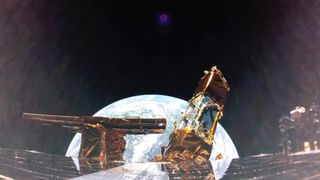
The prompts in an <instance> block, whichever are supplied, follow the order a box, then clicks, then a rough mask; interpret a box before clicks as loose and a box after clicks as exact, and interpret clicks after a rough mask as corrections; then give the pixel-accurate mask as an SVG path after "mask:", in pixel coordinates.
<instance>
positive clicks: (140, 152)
mask: <svg viewBox="0 0 320 180" xmlns="http://www.w3.org/2000/svg"><path fill="white" fill-rule="evenodd" d="M187 105H188V102H187V101H185V100H182V99H179V98H175V97H171V96H165V95H139V96H133V97H129V98H125V99H122V100H119V101H117V102H114V103H112V104H110V105H108V106H106V107H105V108H103V109H101V110H100V111H98V112H97V113H96V114H94V115H93V116H99V117H115V118H117V117H140V118H155V117H162V118H166V119H167V127H166V130H165V133H164V134H147V135H126V136H125V137H124V138H125V140H126V149H125V151H124V154H123V159H124V160H125V161H126V162H146V161H150V160H151V159H152V158H153V157H154V156H155V155H159V154H160V148H161V147H163V146H166V145H167V144H168V142H169V136H170V134H171V132H172V131H173V123H174V122H175V121H177V120H178V121H179V120H180V119H181V113H182V112H184V111H185V110H186V107H187ZM221 120H222V121H223V118H222V119H221ZM80 142H81V134H80V133H77V134H76V135H75V137H74V138H73V140H72V141H71V143H70V145H69V148H68V150H67V153H66V156H72V157H77V156H78V153H79V149H80ZM218 154H221V155H222V157H223V161H222V162H221V163H215V164H214V165H213V166H223V167H225V166H226V165H225V162H226V163H230V161H231V159H234V158H238V157H239V156H238V152H237V149H236V147H235V145H234V144H233V142H232V140H231V138H230V136H229V135H228V133H227V132H226V131H225V130H224V128H223V127H222V126H221V125H220V124H218V125H217V129H216V133H215V135H214V140H213V149H212V152H211V157H210V160H214V159H215V157H216V156H217V155H218ZM216 168H217V169H216V170H219V168H218V167H216ZM222 169H224V168H222ZM223 171H224V170H223Z"/></svg>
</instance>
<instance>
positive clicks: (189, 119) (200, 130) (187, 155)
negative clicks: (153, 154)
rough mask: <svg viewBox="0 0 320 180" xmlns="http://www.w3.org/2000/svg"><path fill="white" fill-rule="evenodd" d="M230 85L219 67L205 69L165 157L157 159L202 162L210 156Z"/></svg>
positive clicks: (171, 138)
mask: <svg viewBox="0 0 320 180" xmlns="http://www.w3.org/2000/svg"><path fill="white" fill-rule="evenodd" d="M229 89H230V88H229V85H228V83H227V81H226V80H225V78H224V77H223V75H222V73H221V72H220V70H218V68H217V67H212V68H211V70H210V71H205V75H204V76H203V77H202V78H201V80H200V82H199V84H198V86H197V88H196V90H195V92H194V94H193V96H192V98H191V99H190V100H189V104H188V107H187V109H186V111H185V112H184V113H183V115H182V120H181V121H180V122H178V123H177V124H179V125H178V126H175V129H174V131H173V132H172V134H171V135H170V141H169V144H168V146H167V147H166V148H165V151H164V153H163V157H162V158H159V157H157V158H156V160H158V161H159V160H160V161H161V160H162V161H171V162H174V163H177V162H180V161H182V162H187V161H194V162H193V163H197V164H198V163H200V164H201V162H204V161H205V160H208V159H209V158H210V153H211V150H212V143H213V137H214V134H215V131H216V127H217V123H218V120H219V119H220V118H221V117H222V111H223V105H224V100H225V97H226V94H227V92H228V91H229Z"/></svg>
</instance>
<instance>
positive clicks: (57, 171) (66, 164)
mask: <svg viewBox="0 0 320 180" xmlns="http://www.w3.org/2000/svg"><path fill="white" fill-rule="evenodd" d="M119 165H121V164H119V163H110V164H108V166H106V167H103V168H102V167H101V166H100V164H99V163H98V162H94V161H90V162H85V163H80V169H79V170H78V169H77V167H76V165H75V163H74V161H73V160H72V158H69V157H64V156H57V155H51V154H46V153H39V152H32V151H25V150H11V149H4V148H0V175H2V176H5V177H10V178H13V179H70V178H73V177H78V176H81V175H84V174H89V173H93V172H97V171H100V170H105V169H109V168H112V167H115V166H119Z"/></svg>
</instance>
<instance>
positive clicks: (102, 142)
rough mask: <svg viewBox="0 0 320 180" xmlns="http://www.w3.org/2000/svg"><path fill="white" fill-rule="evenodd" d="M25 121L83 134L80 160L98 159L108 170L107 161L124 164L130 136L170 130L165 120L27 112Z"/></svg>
mask: <svg viewBox="0 0 320 180" xmlns="http://www.w3.org/2000/svg"><path fill="white" fill-rule="evenodd" d="M23 118H24V119H31V120H34V121H38V122H41V123H43V124H52V125H60V126H63V127H66V128H69V129H72V130H75V131H77V132H81V133H82V138H81V147H80V152H79V158H80V159H81V160H84V162H85V161H86V159H91V160H97V161H99V162H100V164H101V166H102V167H104V166H105V165H106V162H107V161H122V155H123V152H124V150H125V146H126V142H125V140H124V138H123V137H124V136H125V135H126V134H160V133H164V131H165V128H166V119H164V118H106V117H90V116H59V115H48V114H33V113H24V114H23Z"/></svg>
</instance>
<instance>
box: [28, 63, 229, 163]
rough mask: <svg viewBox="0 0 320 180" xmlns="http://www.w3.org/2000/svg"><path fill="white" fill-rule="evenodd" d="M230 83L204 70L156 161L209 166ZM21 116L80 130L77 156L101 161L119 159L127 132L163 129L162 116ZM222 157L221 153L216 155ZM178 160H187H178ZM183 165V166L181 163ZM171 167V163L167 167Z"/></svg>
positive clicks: (213, 70)
mask: <svg viewBox="0 0 320 180" xmlns="http://www.w3.org/2000/svg"><path fill="white" fill-rule="evenodd" d="M228 91H229V85H228V83H227V81H226V80H225V79H224V77H223V75H222V73H221V72H220V70H218V68H217V67H212V68H211V69H210V71H205V75H204V76H203V77H202V78H201V80H200V82H199V84H198V87H197V88H196V90H195V92H194V94H193V96H192V98H191V99H190V101H189V104H188V107H187V109H186V111H185V112H184V113H183V114H182V117H181V119H180V120H178V121H177V122H176V123H175V129H174V131H173V132H172V134H171V135H170V142H169V144H168V145H167V147H165V148H163V151H162V155H161V156H157V157H156V158H155V161H170V162H175V164H176V165H178V166H179V168H182V169H183V167H182V166H188V167H190V165H191V167H196V166H198V165H201V167H202V168H203V167H204V166H211V165H210V161H208V159H209V157H210V152H211V149H212V144H213V137H214V133H215V130H216V126H217V123H218V120H219V119H220V118H221V116H222V110H223V105H224V100H225V97H226V94H227V92H228ZM23 118H25V119H31V120H35V121H40V122H41V123H44V124H56V125H60V126H63V127H67V128H69V129H72V130H74V131H76V132H81V133H82V139H81V148H80V153H79V159H81V160H85V159H96V160H98V161H99V162H100V163H101V165H104V164H106V162H108V161H109V162H110V161H122V155H123V152H124V150H125V145H126V142H125V140H124V138H123V137H124V136H125V135H126V134H150V133H153V134H159V133H164V131H165V128H166V120H165V119H164V118H149V119H145V118H135V117H134V118H105V117H90V116H57V115H46V114H32V113H24V115H23ZM218 158H221V157H218ZM180 160H187V161H184V163H182V164H181V163H180V162H179V161H180ZM180 165H182V166H180ZM168 169H172V167H170V165H169V167H168Z"/></svg>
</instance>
